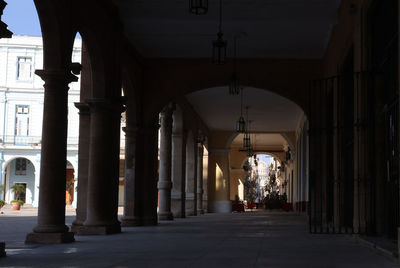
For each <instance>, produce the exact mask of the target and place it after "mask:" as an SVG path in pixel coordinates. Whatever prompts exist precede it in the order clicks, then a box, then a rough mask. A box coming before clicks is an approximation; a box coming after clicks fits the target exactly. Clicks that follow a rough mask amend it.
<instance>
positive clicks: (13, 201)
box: [10, 200, 24, 206]
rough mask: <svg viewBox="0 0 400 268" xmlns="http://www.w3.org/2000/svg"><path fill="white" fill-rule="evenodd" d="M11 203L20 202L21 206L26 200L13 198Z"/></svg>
mask: <svg viewBox="0 0 400 268" xmlns="http://www.w3.org/2000/svg"><path fill="white" fill-rule="evenodd" d="M10 203H19V204H20V205H21V206H23V205H24V201H22V200H11V202H10Z"/></svg>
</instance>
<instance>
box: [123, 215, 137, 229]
mask: <svg viewBox="0 0 400 268" xmlns="http://www.w3.org/2000/svg"><path fill="white" fill-rule="evenodd" d="M121 226H122V227H134V226H140V221H139V220H138V219H137V218H135V217H123V218H121Z"/></svg>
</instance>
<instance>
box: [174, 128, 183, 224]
mask: <svg viewBox="0 0 400 268" xmlns="http://www.w3.org/2000/svg"><path fill="white" fill-rule="evenodd" d="M185 136H186V134H185V132H183V131H182V132H180V133H172V193H171V210H172V214H173V215H174V217H179V218H185V198H186V194H185V188H186V183H185V172H186V137H185Z"/></svg>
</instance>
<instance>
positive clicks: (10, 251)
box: [0, 209, 400, 268]
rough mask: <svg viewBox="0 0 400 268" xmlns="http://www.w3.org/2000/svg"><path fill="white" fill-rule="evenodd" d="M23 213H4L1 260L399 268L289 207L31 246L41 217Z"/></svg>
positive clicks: (14, 263)
mask: <svg viewBox="0 0 400 268" xmlns="http://www.w3.org/2000/svg"><path fill="white" fill-rule="evenodd" d="M24 213H25V212H22V213H20V214H18V215H11V214H8V212H6V213H5V214H2V215H0V240H3V241H5V242H6V248H7V255H8V256H7V257H6V258H3V259H1V260H0V267H120V268H122V267H152V268H153V267H190V268H194V267H207V268H209V267H274V268H275V267H296V268H300V267H307V268H309V267H400V266H399V265H398V264H397V263H396V262H395V261H394V260H393V259H390V258H388V257H386V256H382V255H379V254H378V253H377V252H376V251H374V250H372V249H370V248H369V247H367V246H365V245H362V244H357V243H356V242H355V240H354V239H353V238H352V237H351V236H347V235H321V234H318V235H312V234H309V233H308V231H307V221H306V218H305V217H304V216H298V215H295V214H289V213H266V212H247V213H237V214H236V213H232V214H225V215H223V214H219V215H218V214H206V215H202V216H197V217H189V218H186V219H175V220H174V221H171V222H161V223H160V224H159V226H154V227H133V228H123V233H122V234H118V235H110V236H76V240H77V242H75V243H72V244H64V245H24V244H23V240H24V238H25V235H26V233H27V232H29V231H30V230H31V229H32V227H33V226H34V225H35V222H36V217H35V212H34V209H33V210H32V212H31V213H27V215H26V216H24V215H23V214H24ZM14 214H15V213H14ZM70 214H73V213H70ZM72 221H73V216H67V223H68V224H70V223H71V222H72Z"/></svg>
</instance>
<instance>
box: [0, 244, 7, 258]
mask: <svg viewBox="0 0 400 268" xmlns="http://www.w3.org/2000/svg"><path fill="white" fill-rule="evenodd" d="M5 256H6V243H4V242H0V258H1V257H5Z"/></svg>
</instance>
